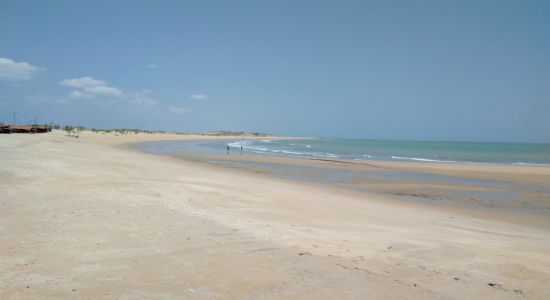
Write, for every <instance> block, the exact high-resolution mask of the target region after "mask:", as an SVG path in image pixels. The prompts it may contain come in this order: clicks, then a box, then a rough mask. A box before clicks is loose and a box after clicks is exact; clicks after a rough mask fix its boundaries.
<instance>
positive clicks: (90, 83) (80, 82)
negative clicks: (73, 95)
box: [59, 76, 107, 88]
mask: <svg viewBox="0 0 550 300" xmlns="http://www.w3.org/2000/svg"><path fill="white" fill-rule="evenodd" d="M59 84H60V85H64V86H69V87H74V88H90V87H96V86H105V85H107V83H106V82H105V81H103V80H98V79H93V78H91V77H87V76H85V77H80V78H73V79H64V80H62V81H61V82H60V83H59Z"/></svg>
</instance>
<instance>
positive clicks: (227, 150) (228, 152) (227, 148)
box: [227, 145, 229, 155]
mask: <svg viewBox="0 0 550 300" xmlns="http://www.w3.org/2000/svg"><path fill="white" fill-rule="evenodd" d="M227 155H229V145H227Z"/></svg>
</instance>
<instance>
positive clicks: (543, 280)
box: [0, 133, 550, 299]
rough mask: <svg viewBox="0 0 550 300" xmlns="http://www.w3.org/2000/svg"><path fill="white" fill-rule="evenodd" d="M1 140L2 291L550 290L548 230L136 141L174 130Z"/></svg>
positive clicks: (426, 293)
mask: <svg viewBox="0 0 550 300" xmlns="http://www.w3.org/2000/svg"><path fill="white" fill-rule="evenodd" d="M168 138H180V139H190V138H192V136H185V137H168ZM0 139H1V143H0V151H1V152H2V156H1V157H0V190H2V191H3V192H2V193H0V207H1V208H2V209H0V229H1V230H2V233H3V234H2V235H0V244H2V245H5V247H0V298H7V299H12V298H13V299H17V298H32V297H42V298H75V297H76V298H96V299H97V298H105V299H107V298H149V299H150V298H246V297H252V298H262V297H264V298H288V297H292V298H299V299H314V298H319V297H331V298H348V299H357V298H369V297H370V298H389V299H394V298H402V297H403V295H407V297H408V298H411V299H440V298H456V297H457V295H460V297H461V298H462V297H470V298H488V299H515V298H517V297H527V298H534V299H538V298H546V297H548V296H549V295H550V288H549V287H548V284H547V283H548V282H549V281H550V274H548V272H547V270H548V269H550V254H549V253H550V231H549V229H548V227H539V226H531V225H528V224H524V223H521V222H519V223H514V222H511V221H513V220H508V219H501V220H493V219H490V218H481V217H479V216H472V215H468V214H461V213H458V210H455V209H438V208H428V207H427V206H423V205H416V204H412V203H409V204H406V203H399V202H397V201H390V200H389V199H388V200H387V201H385V200H384V199H385V198H384V197H383V196H381V195H376V194H370V195H368V196H366V194H364V193H361V194H360V193H356V192H353V191H351V192H343V191H342V190H341V189H332V188H330V187H320V186H314V185H310V184H304V183H302V182H297V181H290V180H282V179H277V178H272V177H268V176H258V175H257V174H250V173H246V172H240V171H239V170H229V169H227V168H225V169H224V168H219V167H213V166H209V165H205V164H203V163H193V162H188V161H184V160H181V159H176V158H173V157H167V156H156V155H153V154H148V153H143V152H141V151H139V150H136V149H132V148H131V147H130V146H129V144H128V143H133V142H139V141H145V140H155V139H159V140H160V139H166V136H161V135H158V136H145V135H144V136H139V135H138V136H132V137H124V136H116V137H115V136H103V135H94V134H91V133H90V134H87V133H86V134H84V135H82V136H81V138H79V139H72V138H67V137H65V136H63V135H61V134H59V133H53V134H45V135H40V136H39V135H34V136H11V137H7V138H6V137H0ZM130 149H132V150H130ZM308 163H314V164H324V165H326V164H334V163H330V162H321V161H316V162H308ZM394 167H397V166H394ZM466 171H468V172H472V170H466ZM478 171H481V170H478ZM499 172H501V173H506V172H505V171H504V170H501V171H499ZM523 172H525V173H526V174H529V172H530V171H529V170H528V169H524V171H523ZM497 173H498V172H497ZM530 176H531V175H530ZM528 177H529V176H528ZM529 178H531V177H529ZM529 178H528V180H532V178H531V179H529ZM535 178H536V176H535ZM235 269H239V272H237V273H235V272H234V270H235ZM266 270H269V272H266Z"/></svg>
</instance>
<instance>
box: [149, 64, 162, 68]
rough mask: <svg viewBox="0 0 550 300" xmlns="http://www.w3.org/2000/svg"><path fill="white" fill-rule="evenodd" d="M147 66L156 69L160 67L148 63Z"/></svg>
mask: <svg viewBox="0 0 550 300" xmlns="http://www.w3.org/2000/svg"><path fill="white" fill-rule="evenodd" d="M147 67H149V68H151V69H156V68H158V67H159V66H158V65H157V64H148V65H147Z"/></svg>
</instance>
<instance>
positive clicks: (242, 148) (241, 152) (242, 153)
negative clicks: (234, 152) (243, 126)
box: [241, 146, 243, 155]
mask: <svg viewBox="0 0 550 300" xmlns="http://www.w3.org/2000/svg"><path fill="white" fill-rule="evenodd" d="M241 155H243V146H241Z"/></svg>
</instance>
